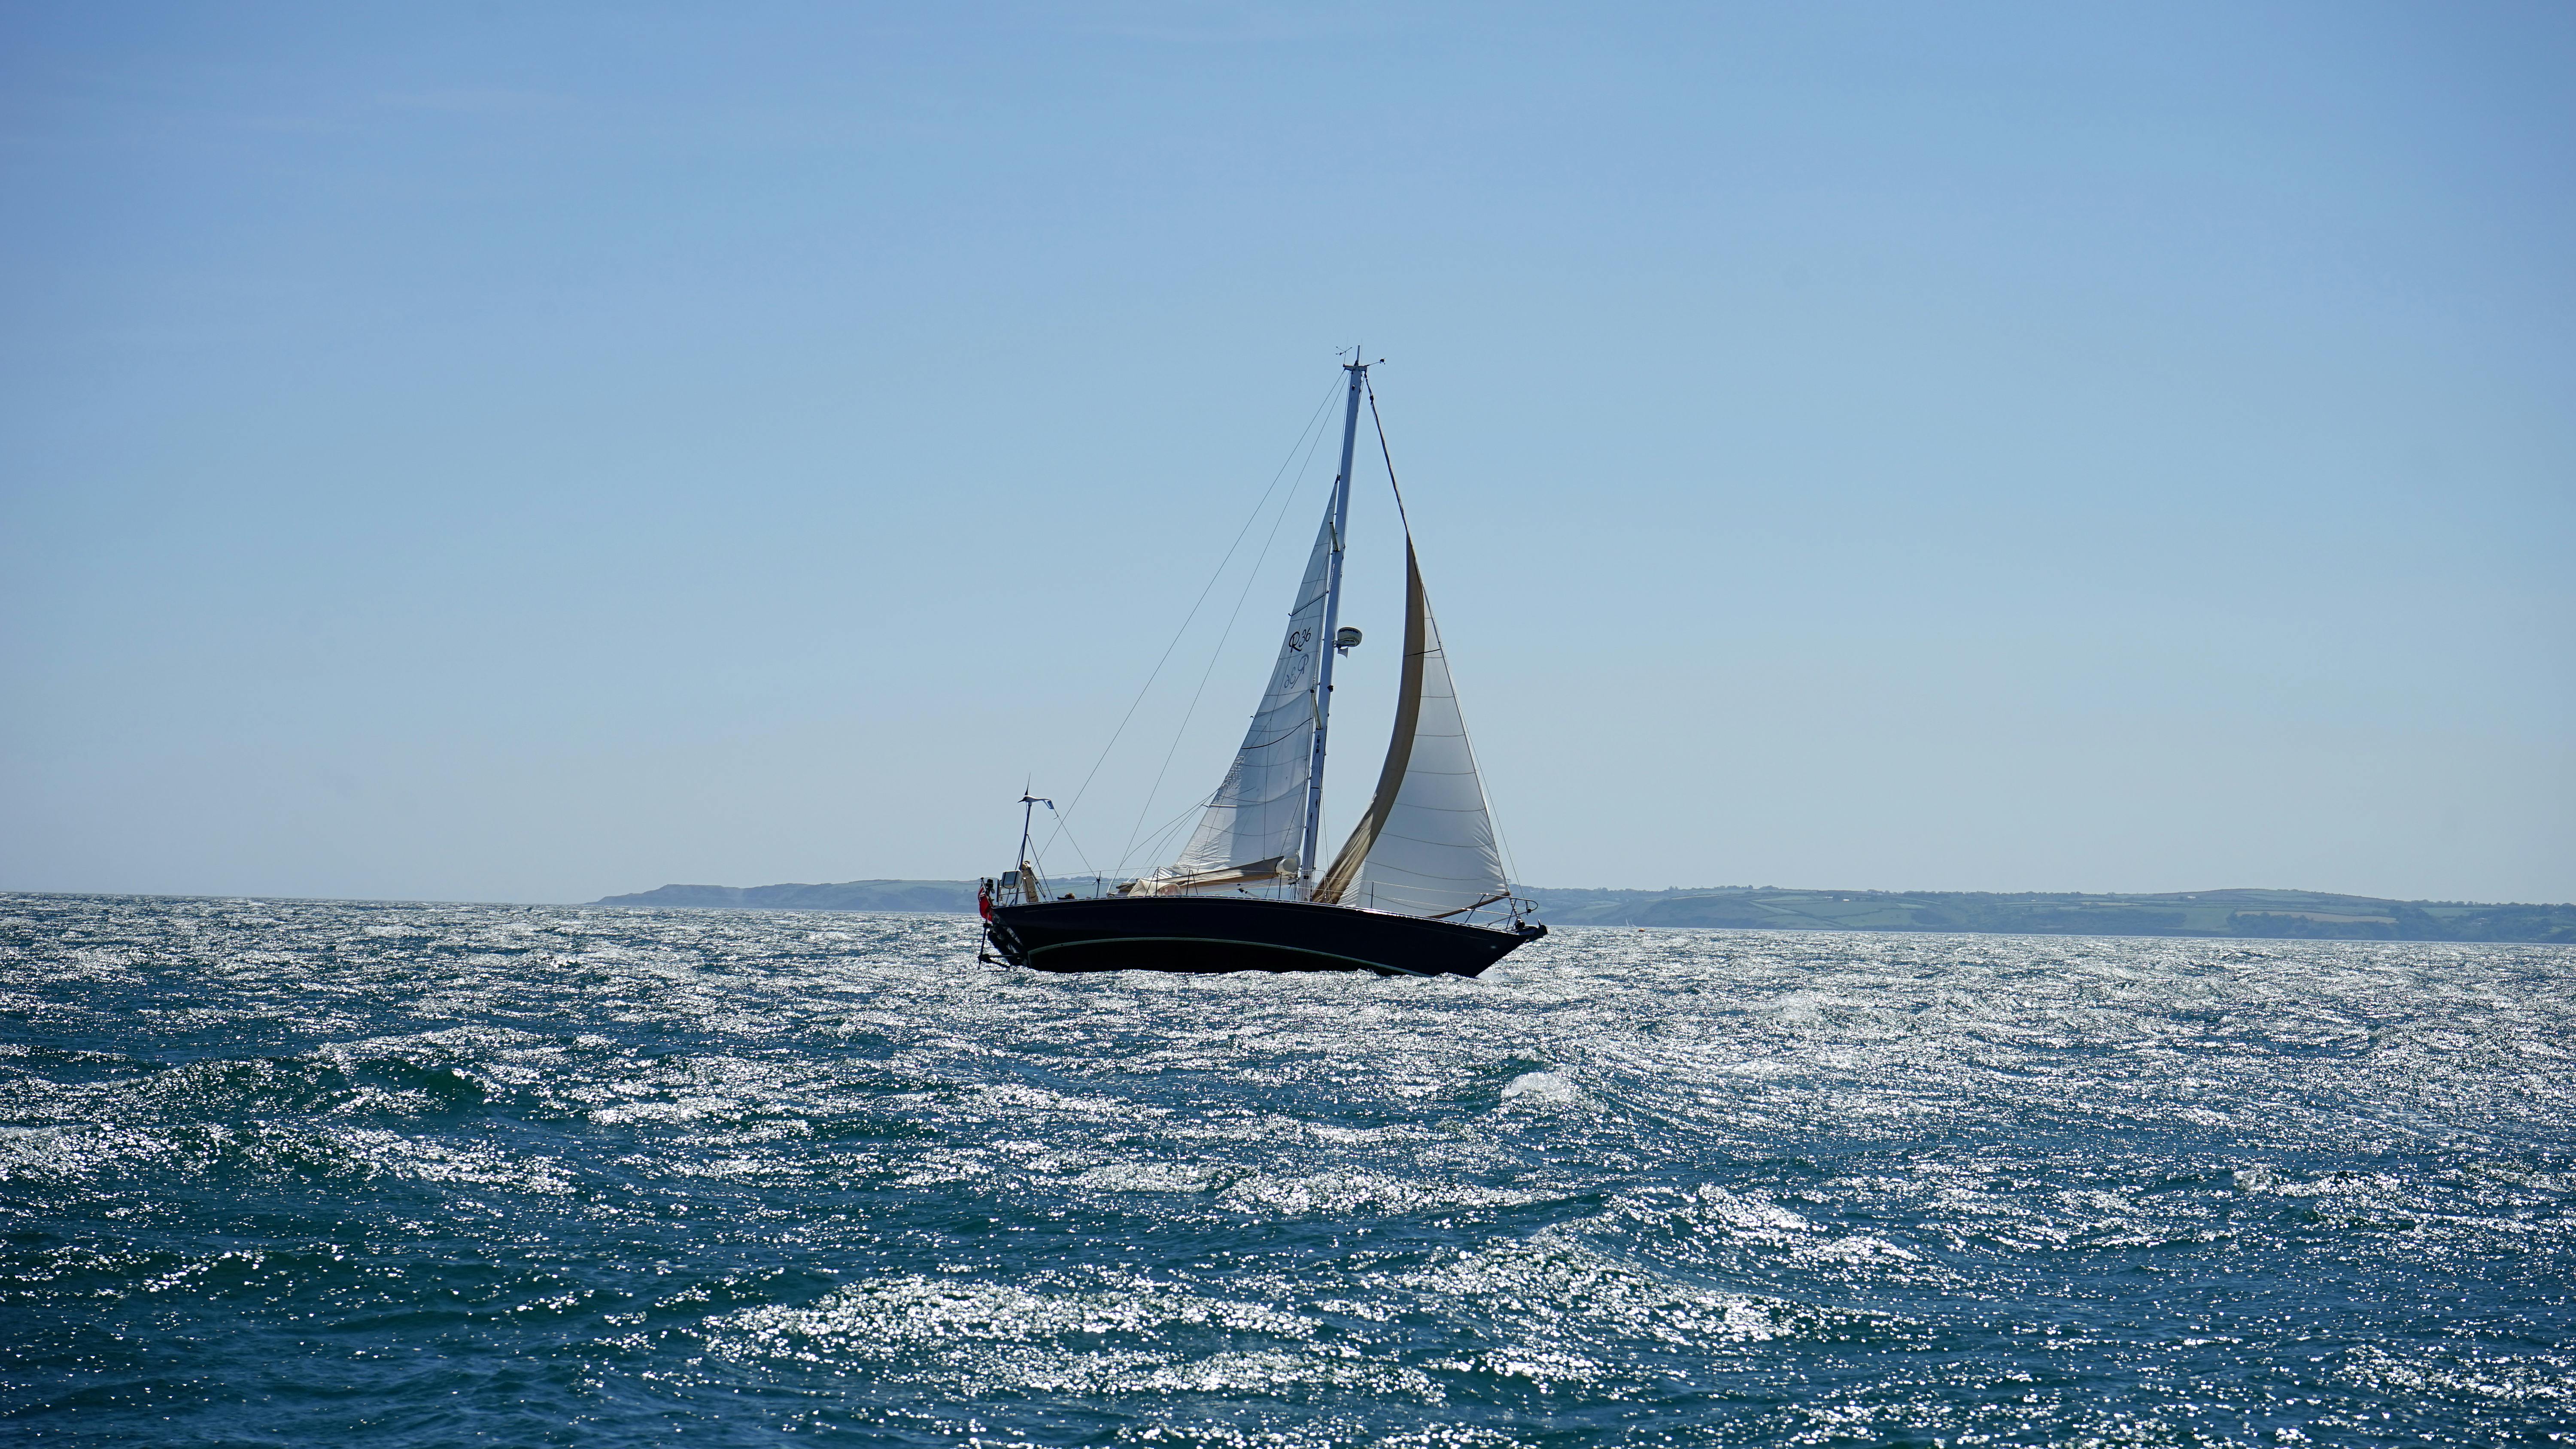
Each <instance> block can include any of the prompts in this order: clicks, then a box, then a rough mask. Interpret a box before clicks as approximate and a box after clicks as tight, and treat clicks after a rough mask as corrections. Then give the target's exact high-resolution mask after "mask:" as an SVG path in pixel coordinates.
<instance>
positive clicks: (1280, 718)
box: [1139, 509, 1333, 890]
mask: <svg viewBox="0 0 2576 1449" xmlns="http://www.w3.org/2000/svg"><path fill="white" fill-rule="evenodd" d="M1332 549H1333V515H1332V512H1331V510H1330V509H1327V510H1326V511H1325V514H1324V522H1323V526H1322V527H1321V528H1319V529H1317V530H1316V533H1315V551H1314V553H1313V554H1312V555H1310V556H1309V557H1308V558H1307V560H1306V577H1305V580H1304V581H1303V582H1302V583H1300V584H1299V585H1298V588H1297V604H1296V607H1295V608H1294V609H1293V610H1291V611H1290V612H1289V615H1288V632H1287V634H1286V636H1285V637H1284V638H1282V639H1281V640H1280V642H1279V660H1278V663H1277V664H1275V665H1274V666H1272V668H1271V671H1270V688H1269V690H1268V691H1267V692H1266V693H1264V694H1263V695H1262V697H1261V708H1260V709H1258V710H1256V711H1254V713H1253V716H1252V725H1251V728H1249V729H1247V730H1245V731H1244V735H1243V748H1241V749H1239V750H1237V751H1235V755H1234V766H1233V768H1231V769H1229V770H1227V771H1226V772H1225V783H1224V784H1222V785H1220V786H1218V787H1217V792H1216V795H1215V797H1214V798H1213V799H1212V800H1210V802H1209V804H1208V808H1207V813H1206V814H1204V815H1202V816H1200V817H1199V826H1198V829H1197V830H1196V831H1194V832H1192V833H1191V835H1190V843H1189V845H1188V846H1187V847H1186V848H1185V849H1183V850H1182V852H1181V858H1180V859H1179V860H1177V861H1175V862H1173V863H1172V864H1171V865H1170V866H1168V867H1166V868H1165V869H1163V870H1162V871H1160V872H1158V873H1157V874H1156V875H1154V876H1152V877H1148V878H1147V879H1146V880H1145V881H1143V882H1140V883H1139V884H1140V886H1142V887H1143V888H1145V889H1147V890H1152V889H1155V888H1157V887H1160V888H1162V889H1175V888H1180V889H1186V888H1187V887H1188V886H1190V885H1191V884H1194V883H1196V882H1192V881H1191V880H1189V879H1188V878H1189V877H1193V876H1197V877H1207V876H1220V877H1223V879H1221V880H1209V881H1207V882H1205V883H1206V884H1210V885H1220V884H1222V885H1228V886H1231V885H1232V884H1234V883H1235V882H1237V881H1241V880H1245V879H1262V878H1267V877H1271V876H1276V875H1287V874H1294V873H1295V870H1296V865H1295V863H1294V861H1293V860H1292V859H1291V858H1292V857H1294V856H1295V855H1296V853H1297V849H1298V845H1299V840H1298V837H1299V836H1300V835H1301V834H1303V833H1304V831H1305V827H1306V781H1307V778H1308V772H1309V771H1310V770H1311V769H1312V768H1313V750H1314V741H1315V675H1316V669H1317V664H1316V659H1317V657H1318V656H1320V655H1321V654H1322V653H1323V651H1324V648H1325V644H1324V639H1323V632H1324V592H1325V569H1326V566H1327V563H1328V561H1329V560H1330V557H1331V554H1332Z"/></svg>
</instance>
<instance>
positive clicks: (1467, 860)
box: [1313, 535, 1511, 916]
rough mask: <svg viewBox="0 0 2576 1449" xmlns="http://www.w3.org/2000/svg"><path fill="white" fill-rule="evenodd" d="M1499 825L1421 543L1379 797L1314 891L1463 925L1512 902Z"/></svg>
mask: <svg viewBox="0 0 2576 1449" xmlns="http://www.w3.org/2000/svg"><path fill="white" fill-rule="evenodd" d="M1510 890H1511V888H1510V885H1509V883H1508V882H1507V881H1506V880H1505V879H1504V875H1503V860H1502V853H1501V851H1500V850H1499V849H1498V848H1497V847H1496V844H1495V839H1494V820H1493V815H1492V813H1491V812H1490V811H1489V810H1488V809H1487V808H1486V806H1485V787H1484V783H1483V782H1482V781H1481V780H1479V779H1478V778H1477V776H1476V756H1475V752H1474V751H1473V750H1471V749H1470V748H1469V747H1468V744H1467V722H1466V718H1465V716H1464V715H1462V714H1460V713H1459V710H1458V691H1457V688H1456V686H1454V685H1453V684H1452V683H1451V682H1450V679H1449V660H1448V657H1447V656H1446V655H1445V654H1443V653H1442V652H1441V649H1440V625H1439V622H1438V621H1437V620H1435V619H1433V618H1432V617H1431V599H1430V596H1429V595H1428V594H1427V593H1426V592H1425V591H1424V590H1423V587H1422V565H1421V563H1420V562H1419V561H1418V560H1417V559H1416V558H1415V557H1414V554H1413V540H1412V538H1411V537H1410V536H1409V535H1408V536H1407V537H1406V539H1405V541H1404V672H1403V676H1402V679H1401V680H1400V682H1399V683H1398V686H1397V694H1396V706H1395V731H1394V735H1393V737H1392V738H1391V739H1389V740H1388V741H1387V747H1386V764H1385V765H1384V766H1383V767H1382V768H1381V769H1380V770H1379V771H1378V780H1377V790H1376V792H1375V794H1374V795H1372V797H1371V798H1370V800H1369V805H1368V810H1367V811H1366V812H1365V813H1363V814H1362V815H1361V816H1360V820H1359V824H1358V825H1357V826H1355V827H1353V829H1352V831H1351V836H1350V839H1349V840H1348V841H1347V842H1345V843H1344V844H1343V846H1342V852H1341V854H1340V855H1339V856H1337V857H1335V858H1334V860H1333V864H1332V868H1331V869H1329V870H1327V871H1325V872H1324V875H1323V878H1322V880H1320V881H1318V882H1317V883H1316V886H1315V891H1314V896H1313V898H1314V899H1315V900H1317V901H1320V902H1324V903H1327V904H1331V903H1336V902H1338V903H1340V904H1343V905H1353V906H1364V907H1369V908H1371V909H1375V910H1381V911H1394V912H1397V913H1399V914H1402V915H1408V916H1444V915H1457V914H1460V913H1462V912H1465V911H1468V910H1471V909H1473V908H1475V907H1477V906H1480V905H1484V904H1487V903H1489V902H1493V901H1498V900H1502V899H1504V898H1506V897H1507V896H1508V895H1509V894H1510Z"/></svg>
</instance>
